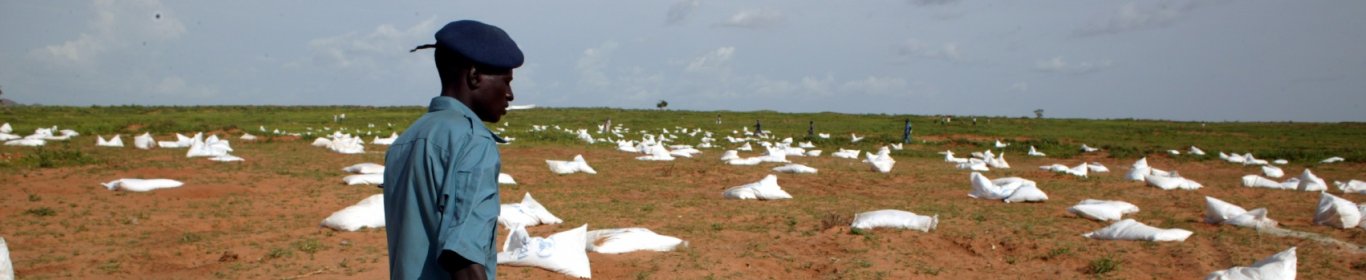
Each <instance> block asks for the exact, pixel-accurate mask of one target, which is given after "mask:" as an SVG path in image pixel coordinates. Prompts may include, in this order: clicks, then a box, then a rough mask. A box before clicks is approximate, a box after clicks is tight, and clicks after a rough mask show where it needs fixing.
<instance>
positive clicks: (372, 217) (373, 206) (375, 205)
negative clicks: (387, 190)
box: [322, 193, 384, 231]
mask: <svg viewBox="0 0 1366 280" xmlns="http://www.w3.org/2000/svg"><path fill="white" fill-rule="evenodd" d="M322 226H324V227H328V228H332V229H336V230H344V231H357V230H360V229H362V228H367V227H368V228H383V227H384V194H382V193H380V194H374V195H371V196H370V197H367V198H365V199H362V200H361V201H360V202H358V203H356V205H351V206H347V207H346V208H342V210H338V211H337V212H332V215H329V216H327V218H326V219H323V222H322Z"/></svg>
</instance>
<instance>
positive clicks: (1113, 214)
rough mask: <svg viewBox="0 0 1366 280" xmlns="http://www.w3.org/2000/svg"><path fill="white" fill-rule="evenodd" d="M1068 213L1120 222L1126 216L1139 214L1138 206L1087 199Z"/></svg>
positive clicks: (1114, 201) (1113, 201)
mask: <svg viewBox="0 0 1366 280" xmlns="http://www.w3.org/2000/svg"><path fill="white" fill-rule="evenodd" d="M1067 212H1071V213H1072V214H1076V215H1077V216H1081V217H1083V218H1087V219H1092V220H1097V221H1118V220H1119V219H1120V218H1122V216H1124V214H1133V213H1138V206H1134V204H1132V203H1128V202H1124V201H1118V200H1098V199H1085V200H1082V201H1081V202H1080V203H1077V205H1073V206H1072V207H1070V208H1067Z"/></svg>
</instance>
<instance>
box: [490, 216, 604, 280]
mask: <svg viewBox="0 0 1366 280" xmlns="http://www.w3.org/2000/svg"><path fill="white" fill-rule="evenodd" d="M510 229H511V230H512V232H511V233H509V234H508V238H507V240H506V241H505V242H503V251H502V252H499V253H498V264H499V265H504V264H505V265H511V266H530V267H539V268H542V269H546V270H550V271H554V272H559V273H563V274H565V275H569V276H570V277H577V278H592V277H593V269H592V267H591V266H589V264H588V252H587V247H586V246H585V243H586V242H585V240H587V236H586V235H587V231H588V225H583V226H579V227H577V228H574V229H571V230H568V231H564V232H560V233H556V234H551V235H550V236H549V237H545V238H541V237H531V235H529V234H527V232H526V227H525V226H515V227H511V228H510Z"/></svg>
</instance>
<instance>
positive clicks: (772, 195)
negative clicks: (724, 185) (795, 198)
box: [721, 174, 792, 200]
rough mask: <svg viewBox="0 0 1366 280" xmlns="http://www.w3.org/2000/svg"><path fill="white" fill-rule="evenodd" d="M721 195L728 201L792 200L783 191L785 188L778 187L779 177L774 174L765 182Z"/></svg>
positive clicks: (729, 190)
mask: <svg viewBox="0 0 1366 280" xmlns="http://www.w3.org/2000/svg"><path fill="white" fill-rule="evenodd" d="M721 195H722V196H723V197H725V198H726V199H739V200H751V199H759V200H777V199H792V195H791V194H788V193H787V192H786V191H783V188H782V187H780V186H778V176H775V175H772V174H769V175H768V176H767V177H764V179H763V180H759V181H758V182H754V183H749V184H745V185H740V186H735V187H731V188H729V189H726V191H725V192H722V193H721Z"/></svg>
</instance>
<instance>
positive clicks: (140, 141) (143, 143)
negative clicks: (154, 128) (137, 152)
mask: <svg viewBox="0 0 1366 280" xmlns="http://www.w3.org/2000/svg"><path fill="white" fill-rule="evenodd" d="M133 147H137V148H138V149H143V150H146V149H151V148H156V147H157V141H156V139H152V134H150V133H146V132H143V133H142V135H138V136H137V137H133Z"/></svg>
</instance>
